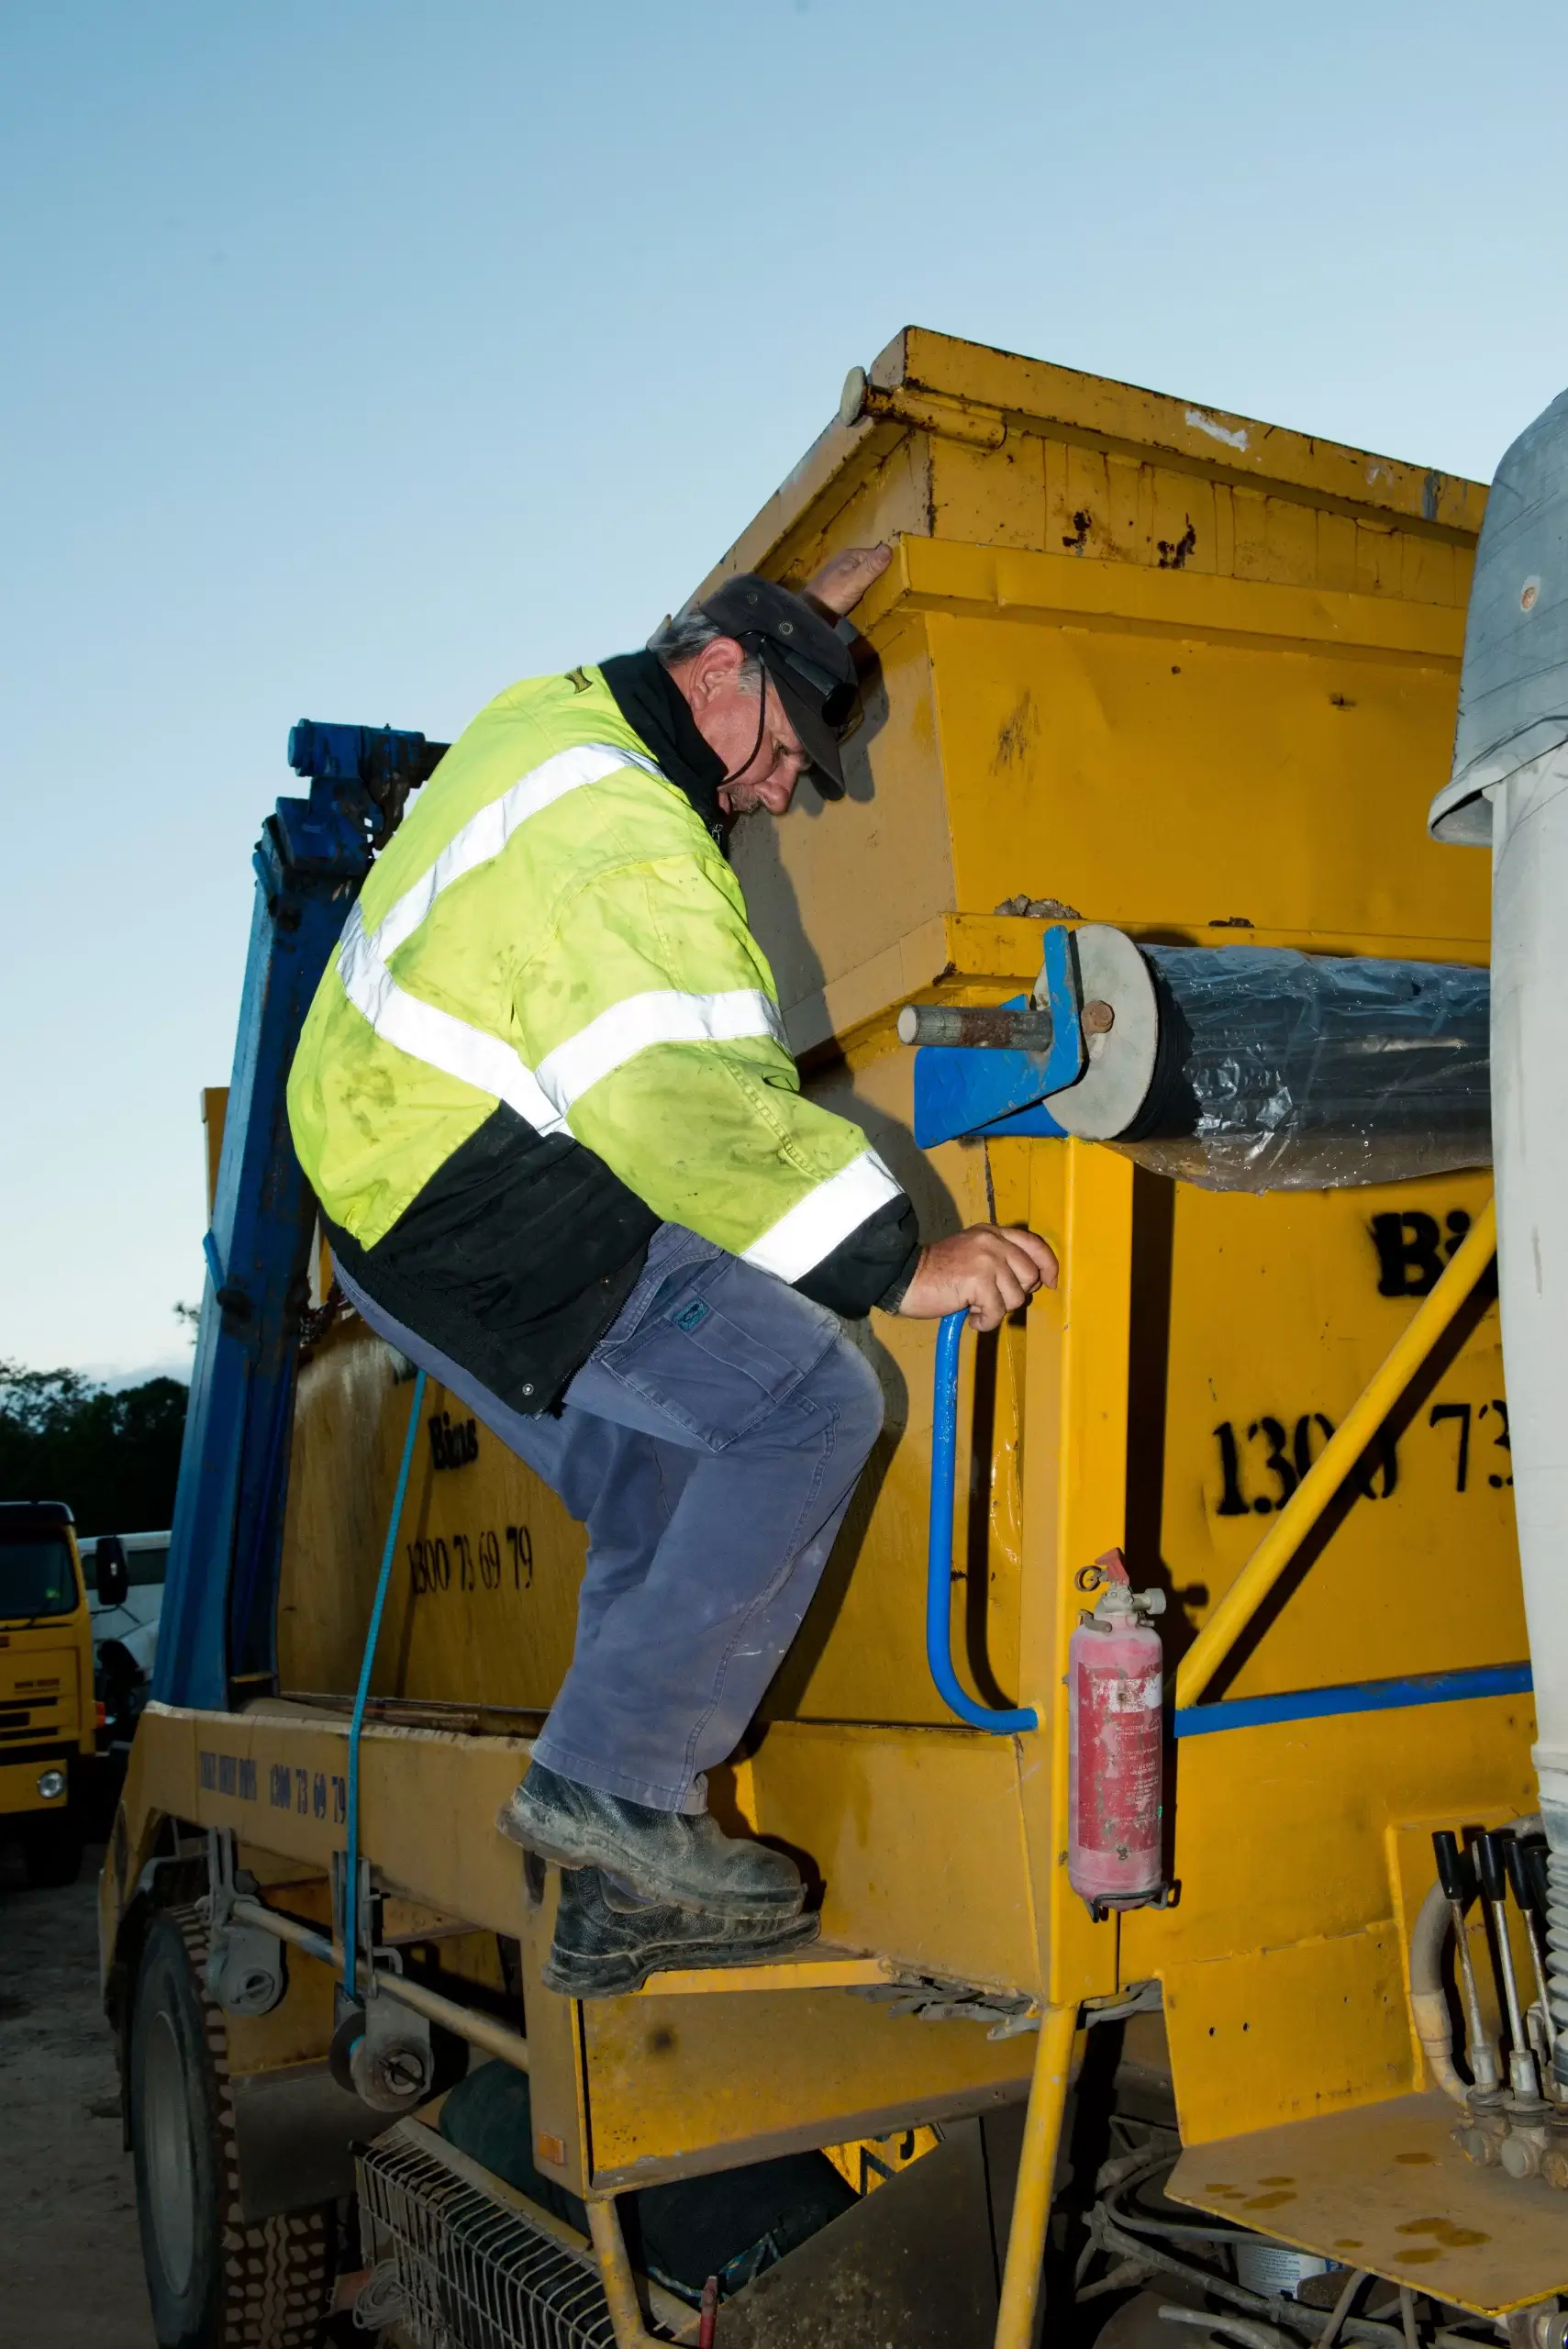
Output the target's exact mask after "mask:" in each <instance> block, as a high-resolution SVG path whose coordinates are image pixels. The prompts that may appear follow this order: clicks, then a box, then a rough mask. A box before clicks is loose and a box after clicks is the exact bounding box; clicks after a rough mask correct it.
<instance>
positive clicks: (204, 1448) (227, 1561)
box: [152, 721, 446, 1709]
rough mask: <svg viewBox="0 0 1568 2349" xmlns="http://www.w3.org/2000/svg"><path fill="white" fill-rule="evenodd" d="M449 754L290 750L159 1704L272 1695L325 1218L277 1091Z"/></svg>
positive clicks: (190, 1448) (403, 748)
mask: <svg viewBox="0 0 1568 2349" xmlns="http://www.w3.org/2000/svg"><path fill="white" fill-rule="evenodd" d="M445 748H446V745H445V744H444V743H437V742H427V740H426V739H425V737H424V736H423V735H422V734H417V733H410V732H406V731H398V730H395V729H392V728H390V727H388V728H379V729H377V728H371V727H360V726H322V725H317V724H315V723H312V722H310V721H306V722H303V723H302V724H300V725H298V726H296V727H295V729H294V730H293V731H292V733H291V734H290V736H289V763H290V765H291V766H292V767H293V768H294V770H295V773H296V774H301V775H304V776H306V777H307V778H308V779H309V784H310V791H309V796H308V797H307V798H304V799H295V798H291V799H280V800H279V801H278V802H277V805H276V807H274V808H273V811H272V814H271V815H270V816H269V817H268V818H267V819H266V822H265V824H264V825H263V827H262V831H261V840H260V841H259V842H258V844H257V848H256V852H255V858H254V864H255V871H256V903H255V910H254V912H253V914H252V916H251V921H250V952H249V953H248V955H247V957H246V963H245V986H244V992H243V994H242V996H241V998H240V1005H239V1034H238V1036H237V1038H236V1040H235V1047H234V1072H233V1075H232V1078H231V1080H230V1084H229V1091H228V1113H227V1116H226V1119H225V1121H224V1130H223V1152H222V1155H221V1158H220V1160H219V1163H218V1172H217V1192H216V1196H215V1197H214V1201H213V1210H212V1225H211V1229H210V1230H209V1231H208V1233H207V1235H206V1241H205V1243H204V1245H205V1252H206V1264H207V1274H206V1289H205V1291H204V1293H203V1297H202V1314H201V1328H200V1333H199V1335H198V1337H197V1340H196V1358H195V1369H194V1371H193V1374H192V1378H191V1400H190V1407H189V1410H188V1412H187V1415H186V1419H185V1436H184V1445H183V1450H182V1452H181V1455H180V1482H179V1487H178V1490H177V1493H176V1497H175V1501H174V1517H173V1530H172V1537H171V1541H170V1548H169V1567H168V1575H167V1580H166V1582H165V1585H164V1592H163V1606H162V1615H161V1622H160V1626H159V1636H158V1658H157V1664H156V1666H155V1669H154V1674H153V1687H152V1693H153V1695H154V1697H156V1698H159V1699H161V1701H162V1702H164V1703H167V1704H172V1705H195V1706H202V1707H207V1708H217V1709H227V1708H228V1707H231V1706H234V1705H237V1704H240V1703H243V1702H244V1700H245V1699H246V1698H248V1697H251V1696H256V1695H260V1694H265V1693H267V1692H268V1691H270V1690H271V1689H272V1688H273V1687H275V1685H276V1663H277V1658H276V1638H275V1631H276V1621H275V1619H276V1598H277V1582H278V1568H279V1562H280V1558H281V1554H282V1547H283V1526H284V1499H285V1497H286V1493H287V1487H288V1461H289V1444H290V1435H291V1431H292V1421H293V1412H294V1393H295V1356H296V1352H297V1347H298V1339H299V1327H300V1317H301V1314H302V1311H303V1309H304V1306H305V1302H306V1296H307V1281H306V1272H307V1258H308V1254H309V1249H310V1236H311V1230H312V1228H313V1224H314V1220H315V1212H316V1208H315V1201H314V1199H313V1198H312V1197H311V1193H310V1189H309V1186H308V1185H307V1184H306V1180H305V1176H304V1175H303V1174H302V1173H301V1171H300V1168H299V1163H298V1161H297V1160H296V1159H295V1154H294V1145H293V1142H292V1141H291V1140H290V1137H289V1130H288V1117H287V1112H286V1107H285V1101H284V1089H285V1087H286V1085H287V1083H288V1073H289V1064H290V1062H291V1061H292V1060H293V1058H294V1052H295V1044H296V1043H297V1042H298V1040H299V1033H300V1030H301V1028H302V1026H303V1025H304V1021H305V1016H306V1012H307V1010H308V1009H309V1008H310V1002H311V998H312V996H314V995H315V993H316V989H317V985H318V984H319V982H320V978H321V974H322V972H323V971H324V970H325V969H326V967H327V963H328V957H329V956H330V955H331V953H332V952H333V950H334V948H335V947H336V946H337V944H338V941H339V938H340V936H341V934H342V930H343V924H344V922H345V920H346V919H347V918H348V914H349V909H350V907H351V906H352V904H353V902H354V899H355V898H356V897H357V896H358V895H359V892H360V888H361V884H362V882H363V880H364V877H365V874H367V873H368V872H369V870H370V865H371V860H372V856H373V852H374V851H375V849H376V848H378V847H379V846H380V845H381V843H382V842H383V841H384V840H385V839H386V838H387V836H388V835H389V833H390V832H391V830H392V829H393V828H394V827H395V824H396V822H397V820H398V818H399V817H400V815H401V813H402V808H403V804H404V801H405V800H406V797H407V795H408V793H409V791H410V790H412V789H414V788H416V787H417V785H419V784H421V783H423V782H424V781H425V780H426V778H427V776H428V774H429V773H430V771H431V769H432V767H433V766H434V764H435V763H436V761H437V759H439V756H440V754H441V752H442V751H444V749H445Z"/></svg>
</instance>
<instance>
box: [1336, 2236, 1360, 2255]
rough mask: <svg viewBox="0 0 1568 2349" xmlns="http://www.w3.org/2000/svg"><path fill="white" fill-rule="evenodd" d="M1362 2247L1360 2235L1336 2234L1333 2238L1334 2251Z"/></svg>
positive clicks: (1358, 2249) (1355, 2249)
mask: <svg viewBox="0 0 1568 2349" xmlns="http://www.w3.org/2000/svg"><path fill="white" fill-rule="evenodd" d="M1363 2248H1364V2246H1363V2245H1362V2239H1361V2237H1360V2235H1336V2236H1335V2238H1334V2249H1335V2250H1336V2251H1361V2250H1362V2249H1363Z"/></svg>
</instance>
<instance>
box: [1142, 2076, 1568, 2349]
mask: <svg viewBox="0 0 1568 2349" xmlns="http://www.w3.org/2000/svg"><path fill="white" fill-rule="evenodd" d="M1457 2118H1458V2115H1457V2113H1456V2111H1455V2108H1454V2107H1453V2106H1452V2105H1451V2103H1450V2102H1449V2100H1448V2099H1447V2098H1446V2097H1444V2096H1439V2095H1428V2096H1407V2097H1400V2098H1398V2099H1396V2100H1394V2101H1393V2102H1391V2103H1387V2104H1383V2105H1379V2106H1376V2107H1373V2108H1372V2109H1370V2110H1362V2111H1359V2112H1345V2113H1335V2114H1332V2115H1330V2116H1329V2117H1327V2118H1325V2119H1322V2120H1316V2121H1297V2122H1296V2123H1295V2124H1294V2125H1293V2126H1290V2127H1286V2128H1278V2129H1264V2130H1260V2131H1258V2132H1256V2133H1251V2132H1231V2133H1229V2134H1228V2135H1227V2136H1225V2137H1223V2138H1218V2139H1216V2140H1215V2142H1214V2143H1210V2144H1207V2145H1204V2146H1202V2147H1200V2148H1198V2149H1197V2150H1196V2151H1191V2152H1187V2153H1185V2154H1183V2156H1182V2158H1181V2160H1180V2161H1179V2162H1178V2163H1177V2165H1176V2167H1175V2170H1174V2172H1173V2175H1172V2177H1171V2181H1170V2184H1169V2186H1168V2188H1167V2189H1166V2191H1167V2192H1168V2193H1169V2194H1170V2195H1171V2197H1172V2199H1173V2200H1174V2201H1177V2202H1187V2203H1191V2204H1192V2205H1193V2206H1194V2207H1195V2208H1196V2209H1197V2210H1211V2211H1213V2212H1214V2213H1215V2215H1216V2216H1217V2217H1219V2218H1222V2219H1227V2220H1229V2221H1232V2222H1233V2223H1234V2222H1237V2221H1240V2224H1241V2225H1242V2226H1247V2227H1256V2228H1258V2229H1259V2230H1260V2231H1261V2232H1263V2233H1264V2234H1270V2235H1277V2236H1279V2237H1280V2238H1281V2239H1282V2240H1283V2241H1284V2242H1285V2243H1295V2244H1296V2245H1298V2246H1299V2248H1300V2249H1302V2250H1304V2251H1312V2252H1316V2253H1318V2254H1319V2256H1321V2257H1324V2258H1328V2259H1332V2260H1336V2261H1338V2262H1340V2264H1342V2265H1343V2266H1346V2267H1363V2268H1367V2269H1369V2270H1370V2271H1371V2272H1372V2273H1373V2275H1376V2276H1386V2277H1391V2278H1392V2279H1393V2280H1394V2281H1395V2282H1396V2283H1400V2284H1408V2285H1409V2286H1410V2287H1411V2288H1412V2289H1413V2290H1415V2291H1418V2292H1429V2293H1432V2294H1433V2295H1434V2296H1435V2297H1437V2298H1438V2299H1443V2300H1452V2301H1456V2302H1457V2303H1458V2305H1459V2306H1460V2307H1461V2308H1467V2309H1473V2310H1476V2311H1477V2312H1478V2313H1479V2314H1481V2315H1485V2316H1501V2315H1503V2314H1505V2313H1506V2312H1507V2310H1509V2309H1514V2308H1527V2307H1529V2305H1530V2303H1531V2302H1532V2301H1540V2300H1545V2299H1550V2297H1551V2294H1552V2293H1554V2292H1561V2291H1562V2290H1564V2289H1568V2229H1565V2228H1564V2226H1563V2223H1562V2222H1563V2199H1562V2195H1561V2194H1556V2193H1553V2191H1552V2189H1551V2187H1549V2186H1544V2185H1542V2184H1541V2182H1540V2179H1539V2178H1529V2179H1524V2180H1516V2179H1513V2178H1509V2177H1506V2176H1504V2175H1503V2174H1502V2172H1501V2171H1500V2170H1495V2169H1477V2168H1476V2167H1475V2166H1474V2165H1473V2163H1471V2162H1468V2161H1466V2160H1465V2158H1464V2155H1463V2154H1462V2153H1461V2152H1460V2151H1459V2149H1458V2147H1457V2146H1456V2145H1455V2144H1454V2143H1453V2139H1452V2135H1451V2131H1452V2127H1453V2123H1454V2121H1455V2120H1456V2119H1457Z"/></svg>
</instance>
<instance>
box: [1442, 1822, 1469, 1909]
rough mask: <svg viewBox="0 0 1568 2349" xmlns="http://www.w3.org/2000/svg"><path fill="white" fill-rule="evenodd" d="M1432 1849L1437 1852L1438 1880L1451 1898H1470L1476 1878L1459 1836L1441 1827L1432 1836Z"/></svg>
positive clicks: (1461, 1899) (1459, 1899)
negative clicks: (1461, 1846) (1461, 1848)
mask: <svg viewBox="0 0 1568 2349" xmlns="http://www.w3.org/2000/svg"><path fill="white" fill-rule="evenodd" d="M1432 1850H1433V1851H1434V1852H1435V1853H1436V1854H1437V1862H1438V1880H1439V1882H1440V1884H1441V1886H1442V1888H1443V1890H1444V1892H1445V1893H1446V1894H1447V1895H1448V1897H1449V1898H1450V1899H1451V1900H1458V1901H1461V1902H1463V1901H1466V1900H1468V1899H1469V1898H1470V1896H1471V1893H1472V1892H1473V1889H1474V1878H1473V1876H1472V1875H1471V1873H1470V1863H1469V1861H1468V1860H1467V1859H1466V1858H1465V1856H1464V1854H1463V1853H1462V1851H1461V1850H1460V1848H1459V1838H1458V1836H1457V1835H1451V1834H1450V1832H1449V1831H1448V1829H1447V1828H1446V1827H1440V1828H1439V1829H1438V1831H1437V1832H1436V1833H1435V1834H1434V1835H1433V1837H1432Z"/></svg>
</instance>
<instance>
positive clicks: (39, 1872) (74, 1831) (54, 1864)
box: [22, 1812, 82, 1890]
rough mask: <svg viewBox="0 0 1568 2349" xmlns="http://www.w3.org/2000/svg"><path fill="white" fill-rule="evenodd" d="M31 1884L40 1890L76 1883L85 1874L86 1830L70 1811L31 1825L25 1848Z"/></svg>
mask: <svg viewBox="0 0 1568 2349" xmlns="http://www.w3.org/2000/svg"><path fill="white" fill-rule="evenodd" d="M22 1854H23V1859H24V1861H25V1863H26V1865H27V1871H28V1883H29V1884H31V1885H35V1886H37V1887H39V1889H40V1890H41V1889H43V1888H44V1887H49V1886H54V1885H61V1884H74V1883H75V1881H76V1879H77V1877H78V1876H80V1875H81V1873H82V1829H81V1825H80V1823H79V1821H78V1820H75V1819H73V1818H72V1816H71V1814H70V1813H69V1812H66V1813H65V1814H64V1815H63V1816H62V1815H61V1814H59V1813H53V1814H49V1815H46V1816H45V1817H44V1818H43V1819H41V1820H39V1821H38V1823H37V1824H36V1825H32V1826H29V1827H28V1832H27V1840H26V1842H24V1844H23V1847H22Z"/></svg>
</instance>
